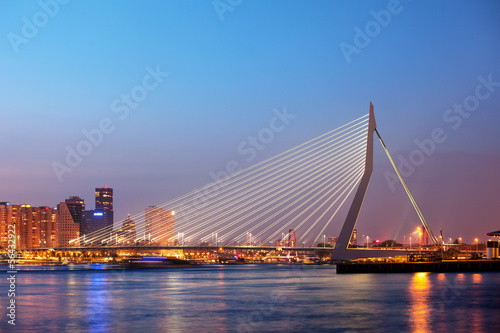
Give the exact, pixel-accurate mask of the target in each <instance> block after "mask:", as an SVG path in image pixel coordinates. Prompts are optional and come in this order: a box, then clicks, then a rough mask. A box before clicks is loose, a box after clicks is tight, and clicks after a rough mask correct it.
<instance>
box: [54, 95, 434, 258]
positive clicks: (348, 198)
mask: <svg viewBox="0 0 500 333" xmlns="http://www.w3.org/2000/svg"><path fill="white" fill-rule="evenodd" d="M374 134H376V135H377V137H378V139H379V141H380V143H381V144H382V146H383V148H384V150H385V152H386V154H387V156H388V158H389V160H390V162H391V164H392V166H393V167H394V169H395V171H396V174H397V175H398V177H399V180H400V181H401V184H402V186H403V187H404V189H405V191H406V193H407V195H408V198H409V199H410V201H411V203H412V205H413V207H414V208H415V211H416V213H417V215H418V217H419V218H420V221H421V223H422V226H423V228H424V230H425V231H426V232H427V234H428V235H429V238H430V240H431V241H432V242H433V243H434V244H435V245H438V240H437V239H436V237H435V236H434V234H433V233H432V231H431V229H430V227H429V225H428V224H427V222H426V220H425V218H424V216H423V215H422V213H421V211H420V209H419V208H418V205H417V203H416V201H415V199H414V198H413V196H412V194H411V192H410V190H409V188H408V186H407V185H406V183H405V181H404V180H403V178H402V176H401V174H400V173H399V171H398V169H397V167H396V165H395V163H394V161H393V159H392V157H391V155H390V154H389V151H388V150H387V148H386V146H385V144H384V142H383V141H382V138H381V136H380V134H379V132H378V130H377V127H376V122H375V115H374V112H373V105H372V104H371V103H370V111H369V113H368V114H367V115H364V116H362V117H360V118H358V119H355V120H353V121H351V122H349V123H347V124H345V125H343V126H340V127H338V128H336V129H334V130H332V131H330V132H327V133H325V134H323V135H320V136H318V137H317V138H314V139H312V140H309V141H307V142H305V143H303V144H300V145H298V146H296V147H294V148H292V149H289V150H287V151H285V152H283V153H281V154H278V155H276V156H274V157H271V158H269V159H267V160H264V161H262V162H260V163H257V164H255V165H253V166H251V167H248V168H246V169H243V170H240V171H238V172H235V173H233V174H231V175H229V176H227V177H225V178H223V179H220V180H218V181H216V182H213V183H210V184H208V185H206V186H204V187H202V188H199V189H197V190H194V191H192V192H189V193H187V194H185V195H182V196H180V197H177V198H175V199H173V200H170V201H167V202H165V203H163V204H161V205H157V206H156V208H161V209H162V210H165V211H169V212H170V213H171V214H172V215H174V214H175V225H174V223H173V219H172V223H168V222H166V223H157V222H158V221H154V218H155V217H153V220H151V217H149V221H148V219H147V217H146V215H147V214H145V213H141V214H137V215H135V216H132V217H131V219H132V220H133V221H134V223H135V232H133V233H123V232H122V233H121V234H120V235H118V233H117V232H116V230H113V226H108V227H105V228H103V229H100V230H97V231H95V232H92V233H89V234H86V235H82V236H80V237H78V238H77V239H74V240H73V241H71V243H72V245H70V247H64V248H62V247H61V248H56V250H63V251H64V250H91V249H95V250H112V249H118V250H119V249H138V248H145V249H175V248H179V249H182V248H197V247H204V248H205V247H217V248H219V247H224V248H227V249H239V248H241V249H248V248H252V249H272V248H276V247H277V244H280V246H279V248H280V249H283V250H286V249H289V250H311V249H317V248H315V247H314V245H315V244H317V243H318V242H322V243H325V241H326V240H325V236H324V235H325V233H326V232H325V230H330V229H327V228H328V227H330V228H331V227H332V226H334V225H335V224H336V225H339V224H340V223H343V226H342V229H341V232H340V234H339V237H338V241H337V244H336V246H335V248H334V249H331V248H330V249H328V248H321V249H322V250H327V249H328V250H329V251H332V259H336V260H344V259H345V260H350V259H356V258H363V257H388V256H394V255H398V254H408V252H407V251H402V250H400V251H396V250H375V249H360V248H351V247H350V240H351V236H352V234H353V230H354V228H355V225H356V222H357V220H358V216H359V212H360V209H361V206H362V204H363V200H364V197H365V195H366V192H367V189H368V184H369V182H370V178H371V174H372V171H373V140H374ZM346 212H347V213H346ZM115 229H116V228H115ZM292 237H293V243H292V242H291V241H290V240H291V238H292ZM295 237H296V238H295ZM284 245H285V246H284ZM287 245H288V246H287ZM292 246H293V247H292Z"/></svg>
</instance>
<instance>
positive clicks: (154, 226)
mask: <svg viewBox="0 0 500 333" xmlns="http://www.w3.org/2000/svg"><path fill="white" fill-rule="evenodd" d="M174 215H175V213H174V211H172V210H165V209H163V208H158V207H156V206H150V207H148V208H146V220H145V234H144V238H145V240H146V241H150V242H156V243H158V244H159V245H161V246H165V245H171V244H173V242H174Z"/></svg>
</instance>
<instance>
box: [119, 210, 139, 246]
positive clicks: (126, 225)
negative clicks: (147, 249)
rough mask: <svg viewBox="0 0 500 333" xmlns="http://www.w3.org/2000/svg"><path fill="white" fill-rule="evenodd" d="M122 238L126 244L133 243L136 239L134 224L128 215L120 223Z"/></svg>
mask: <svg viewBox="0 0 500 333" xmlns="http://www.w3.org/2000/svg"><path fill="white" fill-rule="evenodd" d="M122 236H123V238H124V241H125V242H126V243H135V239H136V238H137V234H136V228H135V222H134V220H131V219H130V215H129V216H128V217H127V219H126V220H124V221H123V223H122Z"/></svg>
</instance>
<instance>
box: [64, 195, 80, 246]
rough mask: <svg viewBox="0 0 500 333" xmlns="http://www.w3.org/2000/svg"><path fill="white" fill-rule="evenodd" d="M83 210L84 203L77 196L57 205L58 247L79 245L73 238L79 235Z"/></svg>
mask: <svg viewBox="0 0 500 333" xmlns="http://www.w3.org/2000/svg"><path fill="white" fill-rule="evenodd" d="M84 211H85V203H84V201H83V199H81V198H80V197H77V196H72V197H70V198H69V199H66V200H65V201H64V202H61V203H59V204H58V205H57V229H58V232H57V238H58V243H59V246H60V247H67V246H79V245H80V244H79V242H78V241H75V239H76V238H78V237H79V236H80V228H81V225H82V221H83V212H84Z"/></svg>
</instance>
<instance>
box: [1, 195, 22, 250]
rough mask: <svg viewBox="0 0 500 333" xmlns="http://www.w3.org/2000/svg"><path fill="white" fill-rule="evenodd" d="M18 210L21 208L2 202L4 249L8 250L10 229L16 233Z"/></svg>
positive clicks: (2, 243)
mask: <svg viewBox="0 0 500 333" xmlns="http://www.w3.org/2000/svg"><path fill="white" fill-rule="evenodd" d="M18 209H19V206H17V205H11V204H10V202H0V246H1V247H2V249H7V247H8V246H9V229H10V230H12V231H15V227H16V218H17V213H16V211H17V210H18ZM13 228H14V229H13ZM12 231H11V234H12ZM16 235H17V233H16ZM11 244H12V243H11Z"/></svg>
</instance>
